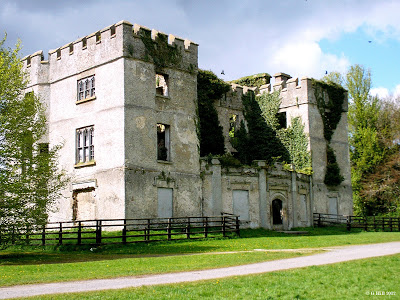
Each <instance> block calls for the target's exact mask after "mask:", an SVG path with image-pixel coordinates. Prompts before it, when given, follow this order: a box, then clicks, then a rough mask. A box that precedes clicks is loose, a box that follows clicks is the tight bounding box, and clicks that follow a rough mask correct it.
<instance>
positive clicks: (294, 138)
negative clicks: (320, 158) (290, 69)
mask: <svg viewBox="0 0 400 300" xmlns="http://www.w3.org/2000/svg"><path fill="white" fill-rule="evenodd" d="M256 99H257V102H258V104H259V106H260V109H261V111H262V116H263V118H264V120H265V122H266V123H267V124H268V125H269V126H270V127H271V128H272V129H273V130H274V131H275V132H276V135H277V137H278V139H279V140H280V142H281V143H282V144H283V146H284V147H285V149H286V151H287V152H288V154H289V158H288V160H286V162H287V163H291V164H293V165H294V167H295V169H296V170H297V171H298V172H302V173H306V174H310V173H311V154H310V152H309V151H308V136H307V134H306V133H305V132H304V124H303V123H302V120H301V118H300V117H297V118H293V119H292V120H291V125H290V126H288V127H287V128H281V127H280V125H279V121H278V111H279V107H280V105H281V99H280V91H279V90H278V91H274V92H273V93H271V94H268V93H264V94H261V95H259V96H257V97H256Z"/></svg>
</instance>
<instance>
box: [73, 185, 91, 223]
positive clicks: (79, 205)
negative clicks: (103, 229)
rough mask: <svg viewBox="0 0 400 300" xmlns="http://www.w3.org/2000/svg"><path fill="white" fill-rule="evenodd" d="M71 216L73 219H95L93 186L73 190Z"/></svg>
mask: <svg viewBox="0 0 400 300" xmlns="http://www.w3.org/2000/svg"><path fill="white" fill-rule="evenodd" d="M72 218H73V220H74V221H82V220H94V219H96V203H95V198H94V189H93V188H91V189H84V190H77V191H74V194H73V207H72Z"/></svg>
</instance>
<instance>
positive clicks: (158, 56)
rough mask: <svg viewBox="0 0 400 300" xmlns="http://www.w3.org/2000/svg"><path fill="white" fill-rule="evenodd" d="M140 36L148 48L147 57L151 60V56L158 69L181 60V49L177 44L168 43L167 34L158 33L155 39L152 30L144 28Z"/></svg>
mask: <svg viewBox="0 0 400 300" xmlns="http://www.w3.org/2000/svg"><path fill="white" fill-rule="evenodd" d="M140 38H141V40H142V42H143V44H144V46H145V48H146V56H147V58H148V59H149V60H150V58H151V60H152V61H153V63H154V66H155V69H156V70H157V71H159V70H162V69H163V68H165V67H168V66H174V65H177V64H178V63H180V62H181V60H182V52H181V49H179V47H178V46H177V45H170V44H168V37H167V36H166V35H164V34H158V35H157V36H156V38H155V39H154V40H153V39H152V38H151V32H150V31H146V30H142V31H141V32H140Z"/></svg>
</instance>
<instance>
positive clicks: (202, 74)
mask: <svg viewBox="0 0 400 300" xmlns="http://www.w3.org/2000/svg"><path fill="white" fill-rule="evenodd" d="M229 89H230V85H229V84H227V83H226V82H224V81H223V80H221V79H219V78H218V77H217V76H216V75H215V74H214V73H213V72H211V71H204V70H199V72H198V74H197V100H198V103H197V105H198V116H199V122H198V132H197V133H198V137H199V140H200V156H207V155H209V154H212V155H223V154H224V153H225V144H224V135H223V128H222V126H221V125H220V123H219V120H218V113H217V110H216V109H215V107H214V101H215V100H218V99H220V98H221V97H222V95H224V94H225V93H227V92H228V91H229Z"/></svg>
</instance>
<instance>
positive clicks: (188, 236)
mask: <svg viewBox="0 0 400 300" xmlns="http://www.w3.org/2000/svg"><path fill="white" fill-rule="evenodd" d="M186 238H187V239H190V217H188V221H187V225H186Z"/></svg>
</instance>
